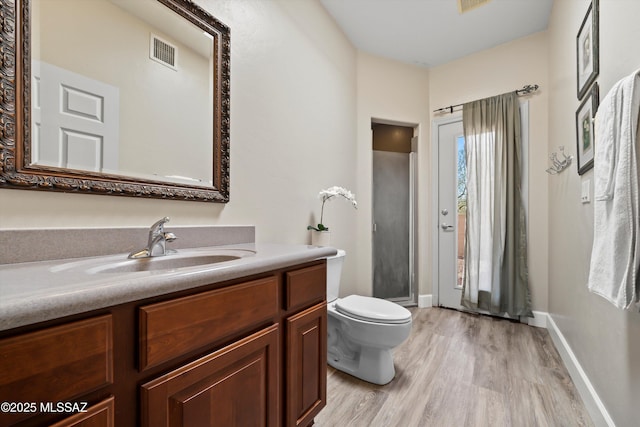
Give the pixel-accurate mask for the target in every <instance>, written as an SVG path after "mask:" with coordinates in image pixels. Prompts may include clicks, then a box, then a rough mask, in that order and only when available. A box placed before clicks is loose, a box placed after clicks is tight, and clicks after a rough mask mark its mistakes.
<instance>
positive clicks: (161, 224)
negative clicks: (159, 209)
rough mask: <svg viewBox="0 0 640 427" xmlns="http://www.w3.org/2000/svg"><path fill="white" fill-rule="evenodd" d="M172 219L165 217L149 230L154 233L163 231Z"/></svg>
mask: <svg viewBox="0 0 640 427" xmlns="http://www.w3.org/2000/svg"><path fill="white" fill-rule="evenodd" d="M170 219H171V218H169V217H168V216H165V217H164V218H162V219H159V220H158V221H156V222H155V223H154V224H153V225H152V226H151V227H149V230H150V231H152V232H154V231H160V232H161V231H162V230H163V228H164V224H165V223H167V222H169V220H170Z"/></svg>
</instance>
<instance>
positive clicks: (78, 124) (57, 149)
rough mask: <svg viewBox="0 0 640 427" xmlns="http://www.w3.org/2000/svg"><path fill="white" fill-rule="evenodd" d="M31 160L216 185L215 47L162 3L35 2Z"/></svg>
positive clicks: (149, 0)
mask: <svg viewBox="0 0 640 427" xmlns="http://www.w3.org/2000/svg"><path fill="white" fill-rule="evenodd" d="M31 19H32V26H31V65H32V73H31V104H32V107H31V112H32V117H31V121H32V123H31V126H32V132H31V143H32V147H31V164H32V165H38V166H44V167H57V168H63V169H73V170H79V171H90V172H98V173H106V174H113V175H122V176H126V177H134V178H141V179H144V180H153V181H162V182H171V183H179V184H188V185H193V186H206V187H211V186H213V185H214V176H213V174H214V171H213V163H214V145H215V144H214V131H215V129H214V121H213V118H214V76H215V74H216V70H215V66H216V62H215V46H214V39H213V36H212V35H211V34H209V33H208V32H205V31H203V29H202V28H199V27H198V26H196V25H194V24H193V23H191V22H189V21H187V20H186V19H184V18H183V17H181V16H179V15H177V14H176V13H175V12H174V11H172V10H171V9H169V8H168V7H167V6H165V5H164V4H161V3H158V2H157V0H91V1H87V0H33V2H32V9H31Z"/></svg>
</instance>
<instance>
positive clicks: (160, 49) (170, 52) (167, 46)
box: [149, 34, 178, 70]
mask: <svg viewBox="0 0 640 427" xmlns="http://www.w3.org/2000/svg"><path fill="white" fill-rule="evenodd" d="M149 57H150V58H151V59H153V60H154V61H156V62H159V63H160V64H162V65H166V66H167V67H169V68H171V69H172V70H177V69H178V67H177V65H178V48H177V47H175V46H174V45H172V44H171V43H169V42H167V41H166V40H162V39H161V38H160V37H158V36H156V35H155V34H151V42H150V44H149Z"/></svg>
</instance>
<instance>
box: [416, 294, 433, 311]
mask: <svg viewBox="0 0 640 427" xmlns="http://www.w3.org/2000/svg"><path fill="white" fill-rule="evenodd" d="M429 307H433V296H432V295H431V294H426V295H418V308H429Z"/></svg>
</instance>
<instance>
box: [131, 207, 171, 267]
mask: <svg viewBox="0 0 640 427" xmlns="http://www.w3.org/2000/svg"><path fill="white" fill-rule="evenodd" d="M167 222H169V217H167V216H166V217H164V218H162V219H160V220H158V221H156V223H155V224H153V225H152V226H151V227H150V228H149V241H148V242H147V247H146V248H144V249H141V250H139V251H136V252H131V253H130V254H129V258H149V257H153V256H164V255H168V254H171V253H175V252H176V251H174V250H173V249H167V247H166V243H167V242H173V241H174V240H176V239H177V237H176V235H175V234H173V233H165V231H164V224H165V223H167Z"/></svg>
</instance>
